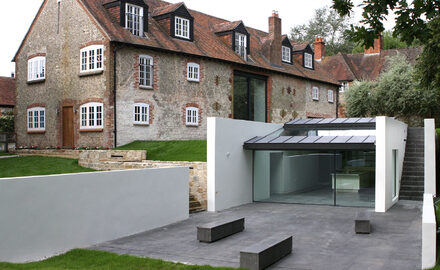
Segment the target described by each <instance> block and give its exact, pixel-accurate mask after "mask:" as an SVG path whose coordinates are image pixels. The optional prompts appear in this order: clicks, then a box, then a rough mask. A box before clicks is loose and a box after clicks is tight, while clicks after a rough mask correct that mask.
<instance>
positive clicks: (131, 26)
mask: <svg viewBox="0 0 440 270" xmlns="http://www.w3.org/2000/svg"><path fill="white" fill-rule="evenodd" d="M125 28H127V29H128V30H129V31H130V32H131V33H132V34H133V35H135V36H142V34H143V32H144V9H143V8H142V7H139V6H136V5H132V4H128V3H126V4H125Z"/></svg>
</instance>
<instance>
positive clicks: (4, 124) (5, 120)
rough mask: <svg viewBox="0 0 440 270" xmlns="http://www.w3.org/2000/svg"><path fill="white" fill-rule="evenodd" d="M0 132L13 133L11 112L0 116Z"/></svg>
mask: <svg viewBox="0 0 440 270" xmlns="http://www.w3.org/2000/svg"><path fill="white" fill-rule="evenodd" d="M0 132H10V133H12V132H14V115H13V113H12V112H7V113H5V114H3V115H1V116H0Z"/></svg>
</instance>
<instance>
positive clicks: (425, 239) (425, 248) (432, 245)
mask: <svg viewBox="0 0 440 270" xmlns="http://www.w3.org/2000/svg"><path fill="white" fill-rule="evenodd" d="M422 220H423V224H422V269H428V268H432V267H434V266H435V260H436V235H437V234H436V230H437V229H436V227H437V226H436V222H435V212H434V200H433V195H432V194H427V193H425V194H424V195H423V218H422Z"/></svg>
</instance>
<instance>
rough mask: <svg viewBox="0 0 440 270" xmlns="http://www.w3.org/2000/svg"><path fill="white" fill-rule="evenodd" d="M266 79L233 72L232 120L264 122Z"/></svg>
mask: <svg viewBox="0 0 440 270" xmlns="http://www.w3.org/2000/svg"><path fill="white" fill-rule="evenodd" d="M266 81H267V78H266V77H264V76H259V75H255V74H250V73H244V72H238V71H236V72H234V99H233V104H234V110H233V111H234V119H242V120H251V121H259V122H266Z"/></svg>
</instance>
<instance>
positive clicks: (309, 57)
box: [304, 53, 313, 69]
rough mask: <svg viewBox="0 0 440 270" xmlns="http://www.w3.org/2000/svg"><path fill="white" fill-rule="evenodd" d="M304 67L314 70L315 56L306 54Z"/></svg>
mask: <svg viewBox="0 0 440 270" xmlns="http://www.w3.org/2000/svg"><path fill="white" fill-rule="evenodd" d="M304 67H306V68H310V69H313V56H312V54H310V53H304Z"/></svg>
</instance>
